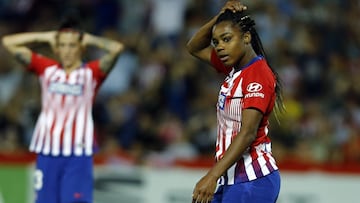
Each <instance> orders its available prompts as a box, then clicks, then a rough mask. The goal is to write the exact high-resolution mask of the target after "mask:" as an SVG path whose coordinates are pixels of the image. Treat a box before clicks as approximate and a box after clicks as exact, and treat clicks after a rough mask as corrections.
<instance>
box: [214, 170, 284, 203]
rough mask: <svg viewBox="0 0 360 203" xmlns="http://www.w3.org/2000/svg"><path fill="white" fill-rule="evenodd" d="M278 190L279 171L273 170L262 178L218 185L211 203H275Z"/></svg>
mask: <svg viewBox="0 0 360 203" xmlns="http://www.w3.org/2000/svg"><path fill="white" fill-rule="evenodd" d="M279 192H280V173H279V171H274V172H272V173H271V174H269V175H267V176H264V177H262V178H259V179H256V180H253V181H249V182H244V183H238V184H234V185H222V186H220V187H219V188H218V189H217V190H216V192H215V194H214V198H213V200H212V201H211V202H212V203H259V202H261V203H275V202H276V200H277V198H278V196H279Z"/></svg>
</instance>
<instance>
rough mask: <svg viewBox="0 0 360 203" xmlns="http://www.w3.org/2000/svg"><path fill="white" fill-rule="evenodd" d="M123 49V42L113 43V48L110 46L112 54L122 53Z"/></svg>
mask: <svg viewBox="0 0 360 203" xmlns="http://www.w3.org/2000/svg"><path fill="white" fill-rule="evenodd" d="M124 49H125V46H124V44H122V43H116V44H114V45H113V48H112V53H113V54H114V55H119V54H120V53H122V52H123V51H124Z"/></svg>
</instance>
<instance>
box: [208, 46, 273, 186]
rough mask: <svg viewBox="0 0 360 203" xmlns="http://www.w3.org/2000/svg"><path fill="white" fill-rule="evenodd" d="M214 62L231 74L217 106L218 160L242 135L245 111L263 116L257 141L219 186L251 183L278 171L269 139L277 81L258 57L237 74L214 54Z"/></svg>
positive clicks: (221, 179)
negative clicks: (257, 112)
mask: <svg viewBox="0 0 360 203" xmlns="http://www.w3.org/2000/svg"><path fill="white" fill-rule="evenodd" d="M211 62H212V64H213V66H214V67H215V68H216V69H217V70H218V71H219V72H224V73H227V74H228V76H227V77H226V79H225V80H224V82H223V84H222V86H221V89H220V93H219V99H218V103H217V124H218V130H217V141H216V155H215V156H216V160H220V159H221V158H222V157H223V156H224V153H225V151H226V150H227V149H228V147H229V146H230V144H231V142H232V140H233V139H234V137H235V136H237V134H238V133H239V132H240V130H241V119H242V118H241V113H242V110H243V109H246V108H256V109H258V110H260V111H261V112H262V113H263V115H264V116H263V119H262V121H261V124H260V126H259V129H258V133H257V137H256V139H255V141H254V142H253V143H252V144H251V146H250V147H249V148H248V149H247V150H246V151H245V152H244V153H243V154H242V156H241V157H239V161H238V162H236V163H235V164H234V165H233V166H231V167H230V168H229V169H228V170H227V172H226V173H225V174H224V175H223V176H222V177H221V178H220V179H219V183H220V184H225V185H231V184H235V183H239V182H246V181H251V180H254V179H257V178H260V177H262V176H265V175H267V174H269V173H271V172H272V171H274V170H277V169H278V167H277V166H276V162H275V159H274V157H273V156H272V153H271V141H270V138H269V137H268V136H267V134H268V124H269V123H268V117H269V115H270V113H271V111H272V109H273V107H274V103H275V98H276V95H275V85H276V80H275V76H274V74H273V73H272V71H271V69H270V68H269V66H268V65H267V63H266V61H265V59H264V58H262V57H256V58H254V59H253V60H252V61H251V62H250V63H249V64H248V65H246V66H245V67H242V68H241V69H240V70H237V71H236V70H235V69H234V68H227V67H224V65H223V64H222V63H221V61H220V60H219V59H218V58H217V56H216V54H215V53H214V52H213V54H212V57H211Z"/></svg>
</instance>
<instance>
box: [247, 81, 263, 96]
mask: <svg viewBox="0 0 360 203" xmlns="http://www.w3.org/2000/svg"><path fill="white" fill-rule="evenodd" d="M246 90H247V91H248V92H249V93H247V94H245V98H250V97H260V98H265V95H264V93H261V92H259V91H260V90H262V85H261V84H259V83H257V82H252V83H250V84H248V86H247V87H246Z"/></svg>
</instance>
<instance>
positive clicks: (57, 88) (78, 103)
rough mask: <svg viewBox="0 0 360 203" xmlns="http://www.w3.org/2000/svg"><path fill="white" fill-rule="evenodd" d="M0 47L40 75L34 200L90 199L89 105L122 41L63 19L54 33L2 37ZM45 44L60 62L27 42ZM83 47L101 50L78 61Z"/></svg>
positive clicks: (91, 134) (91, 137) (34, 140)
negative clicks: (91, 57) (97, 56)
mask: <svg viewBox="0 0 360 203" xmlns="http://www.w3.org/2000/svg"><path fill="white" fill-rule="evenodd" d="M2 42H3V45H4V47H5V48H6V49H7V50H8V51H9V52H10V53H11V54H12V55H14V56H15V57H16V59H17V60H18V61H19V62H21V63H22V64H24V65H25V66H26V67H27V68H28V70H30V71H32V72H33V73H35V74H36V75H37V76H38V77H39V81H40V85H41V90H42V95H41V101H42V109H41V113H40V116H39V118H38V120H37V124H36V127H35V130H34V133H33V137H32V141H31V144H30V151H32V152H35V153H37V161H36V171H35V189H36V195H35V197H36V203H50V202H51V203H70V202H71V203H76V202H78V203H80V202H81V203H91V202H92V199H93V197H92V191H93V159H92V155H93V149H94V143H95V140H94V123H93V118H92V105H93V101H94V97H95V96H96V93H97V91H98V90H99V87H100V85H101V84H102V82H103V81H104V80H105V78H106V76H107V74H108V73H109V72H110V70H111V69H112V67H113V64H114V62H115V60H116V59H117V57H118V56H119V54H120V53H121V52H122V51H123V49H124V45H123V44H122V43H120V42H117V41H114V40H110V39H105V38H103V37H98V36H94V35H91V34H89V33H86V32H83V31H82V30H81V29H80V27H79V24H78V22H77V21H76V19H74V18H72V17H71V16H70V17H69V18H67V19H66V20H65V21H64V22H63V23H62V25H61V26H60V28H59V29H58V30H57V31H48V32H28V33H18V34H12V35H8V36H4V37H3V39H2ZM35 42H42V43H49V44H50V45H51V47H52V48H53V51H54V53H55V54H56V55H57V56H58V59H59V61H56V60H54V59H51V58H49V57H45V56H42V55H40V54H38V53H35V52H34V51H32V50H31V49H30V48H29V47H28V46H27V45H29V44H30V43H35ZM87 46H95V47H98V48H100V49H102V50H104V52H105V54H104V55H103V56H102V57H101V58H100V59H97V60H93V61H90V62H83V61H82V54H83V51H84V50H85V48H86V47H87Z"/></svg>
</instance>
